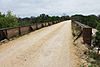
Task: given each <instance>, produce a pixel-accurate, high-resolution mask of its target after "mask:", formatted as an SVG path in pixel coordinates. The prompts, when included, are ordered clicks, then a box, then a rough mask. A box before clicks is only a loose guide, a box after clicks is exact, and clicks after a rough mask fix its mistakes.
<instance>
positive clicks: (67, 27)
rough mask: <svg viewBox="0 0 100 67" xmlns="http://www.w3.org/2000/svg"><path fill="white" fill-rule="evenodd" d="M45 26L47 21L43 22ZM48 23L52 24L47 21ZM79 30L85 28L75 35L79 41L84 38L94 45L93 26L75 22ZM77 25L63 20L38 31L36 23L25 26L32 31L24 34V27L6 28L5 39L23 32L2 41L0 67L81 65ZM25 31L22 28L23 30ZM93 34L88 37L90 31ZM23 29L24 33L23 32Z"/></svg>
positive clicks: (62, 66) (63, 66) (72, 66)
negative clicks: (75, 44) (14, 37)
mask: <svg viewBox="0 0 100 67" xmlns="http://www.w3.org/2000/svg"><path fill="white" fill-rule="evenodd" d="M42 25H43V24H42ZM47 25H48V24H47ZM75 25H77V27H78V30H80V31H82V32H79V33H77V35H76V34H74V35H75V36H76V37H75V40H77V39H78V38H79V37H80V36H81V37H83V41H84V43H87V44H89V45H90V42H91V34H92V33H91V32H92V28H90V27H88V29H87V26H86V27H85V26H84V25H81V24H79V23H78V22H75V23H74V26H75ZM72 26H73V25H72V24H71V21H63V22H60V23H57V24H54V25H52V24H51V26H47V27H44V28H41V27H42V26H41V25H40V26H39V27H38V29H39V28H41V29H39V30H36V31H34V32H30V31H32V30H33V27H32V26H29V27H24V28H23V30H24V32H25V33H27V32H26V31H27V30H30V31H28V32H30V33H28V34H26V35H23V34H24V33H21V30H22V29H20V27H17V28H16V29H18V30H17V31H15V29H13V31H14V32H12V31H10V30H11V29H12V28H11V29H10V30H8V29H5V30H1V32H2V31H4V33H5V32H6V34H5V36H4V37H2V38H1V39H3V38H4V39H5V38H7V39H9V38H11V37H13V36H15V35H14V34H13V33H16V34H18V35H23V36H21V37H18V38H16V39H14V40H11V41H8V42H5V43H2V45H1V46H0V67H77V63H79V62H80V61H79V60H80V59H79V58H78V57H76V55H75V47H74V45H73V41H74V39H73V35H72V32H73V30H72V29H73V27H74V26H73V27H72ZM23 30H22V31H23ZM86 31H87V33H88V34H89V35H90V36H88V38H86V36H87V35H86V33H85V32H86ZM19 32H20V33H19Z"/></svg>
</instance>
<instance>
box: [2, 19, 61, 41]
mask: <svg viewBox="0 0 100 67" xmlns="http://www.w3.org/2000/svg"><path fill="white" fill-rule="evenodd" d="M59 22H61V21H54V22H45V23H35V24H33V25H30V26H21V27H14V28H5V29H0V41H1V40H4V39H10V38H12V37H17V36H22V35H24V34H27V33H29V32H32V31H35V30H38V29H41V28H43V27H47V26H50V25H53V24H56V23H59Z"/></svg>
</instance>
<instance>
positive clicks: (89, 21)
mask: <svg viewBox="0 0 100 67" xmlns="http://www.w3.org/2000/svg"><path fill="white" fill-rule="evenodd" d="M71 19H72V20H76V21H79V22H81V23H83V24H86V25H88V26H91V27H93V28H96V26H97V23H98V22H99V18H98V17H97V16H95V15H88V16H84V15H73V16H72V17H71Z"/></svg>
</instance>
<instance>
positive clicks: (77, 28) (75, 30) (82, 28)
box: [71, 20, 92, 46]
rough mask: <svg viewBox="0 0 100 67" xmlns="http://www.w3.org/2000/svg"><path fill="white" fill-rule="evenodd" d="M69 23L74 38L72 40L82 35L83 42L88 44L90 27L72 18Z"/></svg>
mask: <svg viewBox="0 0 100 67" xmlns="http://www.w3.org/2000/svg"><path fill="white" fill-rule="evenodd" d="M71 24H72V34H73V36H74V38H75V39H74V41H76V40H77V39H78V38H80V37H82V40H83V43H86V44H88V45H89V46H90V45H91V40H92V28H91V27H89V26H87V25H84V24H82V23H80V22H77V21H73V20H72V23H71Z"/></svg>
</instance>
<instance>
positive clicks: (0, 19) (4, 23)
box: [0, 11, 18, 28]
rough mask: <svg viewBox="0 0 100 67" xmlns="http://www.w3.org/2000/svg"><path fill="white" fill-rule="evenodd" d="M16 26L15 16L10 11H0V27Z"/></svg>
mask: <svg viewBox="0 0 100 67" xmlns="http://www.w3.org/2000/svg"><path fill="white" fill-rule="evenodd" d="M16 26H18V22H17V18H16V16H15V15H13V14H12V12H11V11H8V12H7V14H6V15H4V14H1V13H0V28H8V27H16Z"/></svg>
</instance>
